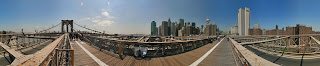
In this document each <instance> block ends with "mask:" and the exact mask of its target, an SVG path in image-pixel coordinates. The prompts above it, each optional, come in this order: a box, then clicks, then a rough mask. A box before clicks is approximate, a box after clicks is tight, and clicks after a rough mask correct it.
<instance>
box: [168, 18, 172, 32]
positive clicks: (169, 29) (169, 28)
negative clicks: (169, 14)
mask: <svg viewBox="0 0 320 66" xmlns="http://www.w3.org/2000/svg"><path fill="white" fill-rule="evenodd" d="M168 35H171V20H170V18H169V19H168Z"/></svg>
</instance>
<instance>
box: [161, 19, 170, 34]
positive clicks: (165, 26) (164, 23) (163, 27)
mask: <svg viewBox="0 0 320 66" xmlns="http://www.w3.org/2000/svg"><path fill="white" fill-rule="evenodd" d="M168 28H169V26H168V21H162V25H161V32H162V33H161V35H162V36H169V29H168Z"/></svg>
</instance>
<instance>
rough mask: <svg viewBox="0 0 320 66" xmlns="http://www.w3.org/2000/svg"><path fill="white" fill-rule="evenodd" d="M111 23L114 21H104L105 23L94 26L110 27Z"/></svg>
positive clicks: (101, 22)
mask: <svg viewBox="0 0 320 66" xmlns="http://www.w3.org/2000/svg"><path fill="white" fill-rule="evenodd" d="M113 23H114V21H109V20H105V21H100V22H97V23H96V25H98V26H109V25H111V24H113Z"/></svg>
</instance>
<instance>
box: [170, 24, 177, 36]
mask: <svg viewBox="0 0 320 66" xmlns="http://www.w3.org/2000/svg"><path fill="white" fill-rule="evenodd" d="M176 24H177V22H173V23H172V24H171V35H172V36H176Z"/></svg>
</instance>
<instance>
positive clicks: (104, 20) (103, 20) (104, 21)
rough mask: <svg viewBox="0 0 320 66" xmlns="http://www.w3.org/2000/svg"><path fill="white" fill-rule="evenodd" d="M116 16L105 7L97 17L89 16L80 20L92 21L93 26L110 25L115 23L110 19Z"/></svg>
mask: <svg viewBox="0 0 320 66" xmlns="http://www.w3.org/2000/svg"><path fill="white" fill-rule="evenodd" d="M113 18H115V17H113V16H111V15H110V14H109V13H108V12H107V11H106V10H105V9H102V13H101V15H99V16H95V17H92V18H91V17H88V18H82V19H80V21H91V22H92V23H94V25H93V26H102V27H105V26H110V25H111V24H113V23H115V22H114V21H111V20H109V19H113Z"/></svg>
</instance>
